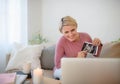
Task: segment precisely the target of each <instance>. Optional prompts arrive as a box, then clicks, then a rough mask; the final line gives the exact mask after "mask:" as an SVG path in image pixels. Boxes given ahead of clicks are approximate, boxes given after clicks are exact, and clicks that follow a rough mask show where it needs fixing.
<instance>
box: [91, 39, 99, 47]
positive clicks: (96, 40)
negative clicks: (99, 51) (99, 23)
mask: <svg viewBox="0 0 120 84" xmlns="http://www.w3.org/2000/svg"><path fill="white" fill-rule="evenodd" d="M92 43H93V45H95V46H99V45H100V44H101V41H100V39H99V38H94V40H93V41H92Z"/></svg>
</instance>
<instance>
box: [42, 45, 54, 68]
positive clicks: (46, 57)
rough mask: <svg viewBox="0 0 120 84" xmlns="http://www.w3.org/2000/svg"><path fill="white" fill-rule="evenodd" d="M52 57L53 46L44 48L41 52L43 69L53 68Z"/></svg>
mask: <svg viewBox="0 0 120 84" xmlns="http://www.w3.org/2000/svg"><path fill="white" fill-rule="evenodd" d="M54 55H55V45H51V46H49V47H46V48H44V49H43V51H42V55H41V57H40V59H41V67H42V68H43V69H50V70H52V69H53V68H54Z"/></svg>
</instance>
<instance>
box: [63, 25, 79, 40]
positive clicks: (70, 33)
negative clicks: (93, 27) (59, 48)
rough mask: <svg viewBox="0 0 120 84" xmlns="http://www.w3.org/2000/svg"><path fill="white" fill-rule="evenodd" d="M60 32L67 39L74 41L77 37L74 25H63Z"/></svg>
mask: <svg viewBox="0 0 120 84" xmlns="http://www.w3.org/2000/svg"><path fill="white" fill-rule="evenodd" d="M62 33H63V35H64V37H65V38H66V39H68V40H69V41H76V40H77V39H78V33H77V28H76V27H75V26H63V28H62Z"/></svg>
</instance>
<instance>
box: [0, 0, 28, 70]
mask: <svg viewBox="0 0 120 84" xmlns="http://www.w3.org/2000/svg"><path fill="white" fill-rule="evenodd" d="M27 41H28V39H27V0H0V72H3V71H4V69H5V62H6V61H5V60H6V54H7V53H8V52H9V50H10V48H11V45H12V44H13V43H14V42H18V43H22V44H27Z"/></svg>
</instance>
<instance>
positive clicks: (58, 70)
mask: <svg viewBox="0 0 120 84" xmlns="http://www.w3.org/2000/svg"><path fill="white" fill-rule="evenodd" d="M54 78H55V79H59V80H60V79H61V68H60V69H56V70H55V71H54Z"/></svg>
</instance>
